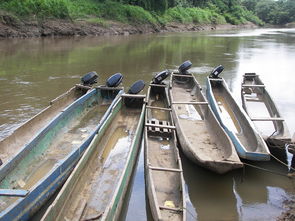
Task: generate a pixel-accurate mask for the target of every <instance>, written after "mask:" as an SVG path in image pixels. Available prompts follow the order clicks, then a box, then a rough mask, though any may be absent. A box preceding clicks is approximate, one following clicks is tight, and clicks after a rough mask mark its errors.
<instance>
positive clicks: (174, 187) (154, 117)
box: [146, 95, 183, 221]
mask: <svg viewBox="0 0 295 221" xmlns="http://www.w3.org/2000/svg"><path fill="white" fill-rule="evenodd" d="M150 100H151V101H150V105H151V106H153V107H159V108H168V106H167V104H166V103H164V102H163V101H165V100H166V98H165V97H160V96H158V95H156V96H155V97H154V96H151V97H150ZM147 118H148V120H147V122H148V123H151V122H153V123H154V124H156V125H159V124H160V125H165V126H173V125H171V117H170V114H169V111H165V110H159V109H151V110H147ZM146 129H147V131H146V132H147V141H146V142H147V143H146V146H147V158H148V166H149V168H150V174H151V178H152V181H153V184H154V187H155V196H153V198H154V197H156V201H157V203H158V204H159V206H160V207H161V206H162V207H172V208H174V209H176V210H175V211H172V210H167V209H160V211H161V216H162V218H163V220H172V221H176V220H182V217H183V213H182V206H183V202H182V191H181V189H182V187H181V185H182V183H181V174H182V171H181V170H180V168H181V165H179V161H178V157H179V155H178V149H177V146H176V139H175V137H174V136H175V132H174V130H172V129H167V128H162V129H161V128H155V127H146ZM177 209H180V210H179V211H177Z"/></svg>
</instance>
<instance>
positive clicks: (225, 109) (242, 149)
mask: <svg viewBox="0 0 295 221" xmlns="http://www.w3.org/2000/svg"><path fill="white" fill-rule="evenodd" d="M222 70H223V69H222ZM212 73H215V72H214V71H213V72H212ZM206 84H207V91H206V95H207V99H208V101H209V104H210V106H211V108H212V110H213V112H214V114H215V116H216V117H217V119H218V120H219V122H220V124H221V125H222V127H223V128H224V129H225V131H226V132H227V134H228V135H229V137H230V138H231V140H232V142H233V143H234V146H235V148H236V151H237V153H238V155H239V157H240V158H243V159H247V160H255V161H268V160H270V152H269V150H268V147H267V145H266V143H265V142H264V140H263V139H262V137H261V136H260V135H259V134H258V132H257V131H256V130H255V128H254V125H253V123H252V122H251V120H250V119H249V117H248V116H247V114H246V113H245V112H244V110H243V109H242V108H240V107H239V105H238V104H237V103H236V101H235V99H234V98H233V96H232V95H231V92H230V91H229V89H228V86H227V84H226V82H225V81H224V79H223V78H220V77H218V74H217V75H213V74H211V76H210V77H207V81H206Z"/></svg>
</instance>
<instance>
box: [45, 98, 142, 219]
mask: <svg viewBox="0 0 295 221" xmlns="http://www.w3.org/2000/svg"><path fill="white" fill-rule="evenodd" d="M130 98H132V99H133V102H132V104H133V106H132V107H128V106H127V105H125V104H127V103H128V104H129V102H125V101H126V99H130ZM144 98H145V96H143V95H141V96H140V95H128V94H125V95H124V96H123V95H122V97H121V98H120V99H119V100H118V101H117V102H116V104H115V105H114V106H113V108H112V111H111V113H110V115H109V116H108V118H107V119H106V121H105V122H104V123H103V125H102V126H101V128H100V129H99V131H98V133H97V134H96V135H95V137H94V139H93V141H92V142H91V144H90V146H89V148H88V149H87V150H86V152H85V154H84V155H83V157H82V158H81V159H80V161H79V163H78V164H77V166H76V167H75V169H74V170H73V172H72V174H71V175H70V177H69V178H68V179H67V181H66V183H65V184H64V186H63V188H62V189H61V191H60V192H59V194H58V195H57V197H56V199H55V200H54V202H53V203H52V205H50V207H49V208H48V210H47V211H46V213H45V214H44V216H43V218H42V220H43V221H44V220H47V221H48V220H117V219H118V215H119V214H120V210H121V207H122V202H123V198H124V195H125V192H126V190H127V187H128V183H129V180H130V178H131V173H132V171H133V168H134V165H135V163H136V157H137V155H138V150H139V147H140V145H141V137H142V130H143V123H144V114H145V112H144V109H145V104H144V102H143V99H144ZM136 101H139V102H137V105H134V103H135V102H136Z"/></svg>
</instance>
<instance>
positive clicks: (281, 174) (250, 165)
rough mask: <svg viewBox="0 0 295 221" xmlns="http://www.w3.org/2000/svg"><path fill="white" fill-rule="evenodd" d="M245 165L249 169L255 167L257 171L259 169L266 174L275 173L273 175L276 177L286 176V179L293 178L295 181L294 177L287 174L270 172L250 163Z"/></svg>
mask: <svg viewBox="0 0 295 221" xmlns="http://www.w3.org/2000/svg"><path fill="white" fill-rule="evenodd" d="M244 165H246V166H249V167H253V168H255V169H259V170H262V171H265V172H268V173H273V174H276V175H280V176H285V177H288V178H293V179H294V178H295V177H294V176H292V175H287V174H284V173H280V172H276V171H272V170H268V169H265V168H262V167H258V166H255V165H252V164H249V163H244Z"/></svg>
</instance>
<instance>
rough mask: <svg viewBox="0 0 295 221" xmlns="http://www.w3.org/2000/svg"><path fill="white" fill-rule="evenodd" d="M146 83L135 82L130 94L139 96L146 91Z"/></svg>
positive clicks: (129, 91)
mask: <svg viewBox="0 0 295 221" xmlns="http://www.w3.org/2000/svg"><path fill="white" fill-rule="evenodd" d="M144 86H145V83H144V81H143V80H138V81H136V82H134V84H132V85H131V87H130V88H129V90H128V92H127V93H128V94H138V93H139V92H141V91H142V90H143V89H144Z"/></svg>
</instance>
